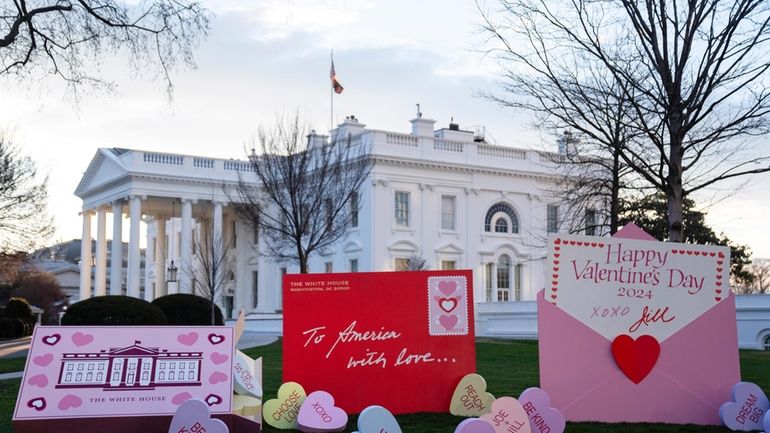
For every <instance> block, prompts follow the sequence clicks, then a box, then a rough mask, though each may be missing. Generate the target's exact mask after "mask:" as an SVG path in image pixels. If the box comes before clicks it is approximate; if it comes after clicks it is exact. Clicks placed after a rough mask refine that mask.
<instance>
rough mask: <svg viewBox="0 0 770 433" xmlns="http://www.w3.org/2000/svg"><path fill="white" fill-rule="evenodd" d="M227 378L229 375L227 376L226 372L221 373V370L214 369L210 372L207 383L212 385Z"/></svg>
mask: <svg viewBox="0 0 770 433" xmlns="http://www.w3.org/2000/svg"><path fill="white" fill-rule="evenodd" d="M227 379H229V377H227V375H226V374H224V373H222V372H221V371H215V372H213V373H211V376H209V383H210V384H212V385H216V384H218V383H219V382H224V381H226V380H227Z"/></svg>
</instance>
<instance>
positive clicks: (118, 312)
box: [61, 296, 166, 326]
mask: <svg viewBox="0 0 770 433" xmlns="http://www.w3.org/2000/svg"><path fill="white" fill-rule="evenodd" d="M61 324H62V325H97V326H98V325H165V324H166V316H165V314H163V311H161V310H160V308H158V307H156V306H155V305H153V304H151V303H149V302H147V301H145V300H143V299H137V298H132V297H130V296H98V297H95V298H89V299H86V300H83V301H80V302H77V303H75V304H74V305H71V306H70V307H69V309H68V310H67V312H66V313H64V317H62V320H61Z"/></svg>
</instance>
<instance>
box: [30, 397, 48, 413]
mask: <svg viewBox="0 0 770 433" xmlns="http://www.w3.org/2000/svg"><path fill="white" fill-rule="evenodd" d="M46 406H47V404H46V402H45V399H44V398H43V397H38V398H33V399H32V400H30V401H28V402H27V407H31V408H32V409H35V410H36V411H38V412H39V411H41V410H44V409H45V408H46Z"/></svg>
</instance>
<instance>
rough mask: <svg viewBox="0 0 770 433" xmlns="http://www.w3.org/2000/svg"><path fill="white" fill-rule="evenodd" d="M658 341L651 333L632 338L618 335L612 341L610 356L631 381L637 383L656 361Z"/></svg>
mask: <svg viewBox="0 0 770 433" xmlns="http://www.w3.org/2000/svg"><path fill="white" fill-rule="evenodd" d="M659 355H660V343H658V340H657V339H655V337H653V336H651V335H642V336H641V337H639V338H637V339H636V340H634V339H633V338H632V337H631V336H630V335H625V334H623V335H618V336H617V337H615V340H614V341H613V342H612V356H613V357H614V358H615V362H616V363H617V364H618V367H620V370H621V371H622V372H623V374H625V375H626V377H628V378H629V379H631V382H634V383H637V384H638V383H639V382H641V381H642V380H644V378H645V377H647V375H648V374H650V371H652V367H654V366H655V363H656V362H658V356H659Z"/></svg>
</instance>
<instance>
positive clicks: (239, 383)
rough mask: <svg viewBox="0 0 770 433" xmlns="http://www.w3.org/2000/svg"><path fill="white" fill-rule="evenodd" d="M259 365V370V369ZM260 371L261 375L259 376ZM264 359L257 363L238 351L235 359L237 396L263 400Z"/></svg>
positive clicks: (234, 385)
mask: <svg viewBox="0 0 770 433" xmlns="http://www.w3.org/2000/svg"><path fill="white" fill-rule="evenodd" d="M257 364H259V368H257ZM257 370H259V374H257ZM261 378H262V358H260V359H259V360H258V362H255V361H254V360H253V359H251V357H249V356H248V355H246V354H245V353H243V352H241V351H240V350H237V351H236V352H235V358H234V359H233V379H234V381H233V388H234V390H235V392H236V393H237V394H240V395H250V396H252V397H256V398H262V384H261V383H260V382H261Z"/></svg>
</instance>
